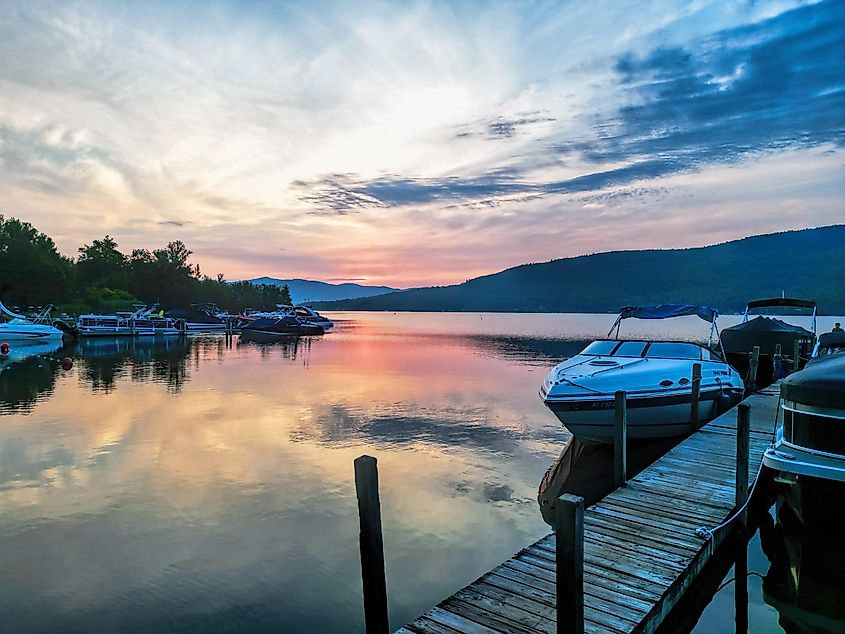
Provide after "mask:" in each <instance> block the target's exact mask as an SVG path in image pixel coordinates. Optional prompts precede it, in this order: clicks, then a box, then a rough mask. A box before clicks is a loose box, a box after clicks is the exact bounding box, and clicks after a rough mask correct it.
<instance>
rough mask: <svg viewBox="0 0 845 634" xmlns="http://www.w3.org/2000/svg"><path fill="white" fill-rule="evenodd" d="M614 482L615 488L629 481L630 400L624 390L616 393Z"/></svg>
mask: <svg viewBox="0 0 845 634" xmlns="http://www.w3.org/2000/svg"><path fill="white" fill-rule="evenodd" d="M613 405H614V427H613V483H614V486H615V488H617V489H618V488H619V487H621V486H624V485H625V483H626V482H628V401H627V394H626V393H625V391H624V390H619V391H618V392H616V393H615V394H614V403H613Z"/></svg>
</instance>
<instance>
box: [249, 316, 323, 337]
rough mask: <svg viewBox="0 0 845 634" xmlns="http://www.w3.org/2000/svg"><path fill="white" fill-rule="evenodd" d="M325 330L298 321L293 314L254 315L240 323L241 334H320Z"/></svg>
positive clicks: (271, 335) (272, 335) (270, 335)
mask: <svg viewBox="0 0 845 634" xmlns="http://www.w3.org/2000/svg"><path fill="white" fill-rule="evenodd" d="M324 332H325V331H324V330H323V329H322V328H321V327H319V326H315V325H313V324H307V323H303V322H302V321H300V320H299V319H298V318H297V317H296V316H295V315H279V316H275V315H272V316H268V317H256V318H255V319H252V320H251V321H245V322H242V323H241V334H242V335H247V336H251V335H255V334H262V335H265V336H269V337H274V336H287V337H290V336H298V335H322V334H323V333H324Z"/></svg>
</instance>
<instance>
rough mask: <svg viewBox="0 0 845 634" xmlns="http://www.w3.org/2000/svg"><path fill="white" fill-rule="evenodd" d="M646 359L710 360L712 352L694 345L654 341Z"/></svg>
mask: <svg viewBox="0 0 845 634" xmlns="http://www.w3.org/2000/svg"><path fill="white" fill-rule="evenodd" d="M645 356H646V357H655V358H658V359H701V358H702V357H704V358H705V360H709V359H710V352H709V351H708V350H705V349H704V348H701V347H700V346H696V345H695V344H692V343H675V342H671V343H670V342H666V341H654V342H652V344H651V345H650V346H649V347H648V350H646V353H645Z"/></svg>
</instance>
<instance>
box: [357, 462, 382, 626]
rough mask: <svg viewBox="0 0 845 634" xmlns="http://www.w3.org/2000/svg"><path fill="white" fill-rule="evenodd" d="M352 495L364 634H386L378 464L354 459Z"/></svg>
mask: <svg viewBox="0 0 845 634" xmlns="http://www.w3.org/2000/svg"><path fill="white" fill-rule="evenodd" d="M355 492H356V493H357V494H358V519H359V521H360V526H361V533H360V546H361V579H362V581H363V584H364V622H365V624H366V631H367V634H387V633H388V632H389V631H390V630H389V629H388V625H387V582H386V581H385V578H384V543H383V540H382V534H381V505H380V503H379V495H378V461H377V460H376V459H375V458H373V457H372V456H361V457H360V458H356V459H355Z"/></svg>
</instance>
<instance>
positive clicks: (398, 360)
mask: <svg viewBox="0 0 845 634" xmlns="http://www.w3.org/2000/svg"><path fill="white" fill-rule="evenodd" d="M330 317H333V318H335V319H336V320H337V321H336V324H337V325H336V326H335V328H334V330H333V331H332V332H330V333H329V334H327V335H325V336H323V337H316V338H310V339H299V340H296V341H293V342H286V343H274V344H256V343H247V342H245V341H241V340H240V339H239V338H238V337H237V336H235V337H233V338H230V339H227V338H225V337H223V336H222V335H221V336H196V337H191V338H188V339H173V340H170V341H165V342H160V343H152V342H145V341H142V340H134V341H133V340H131V339H88V340H82V341H80V342H77V343H72V344H68V345H66V346H65V347H63V348H61V349H57V350H49V349H46V350H38V349H34V350H33V352H36V353H38V354H34V355H33V356H29V357H26V356H25V355H18V357H16V358H15V359H10V360H8V361H7V362H6V363H5V364H4V365H3V366H0V367H2V369H0V457H2V460H0V501H2V513H0V571H2V575H3V578H2V583H0V614H3V619H4V620H3V628H2V629H3V630H4V631H13V632H48V631H51V632H52V631H58V630H61V631H63V632H77V631H78V632H82V631H94V630H96V631H133V632H134V631H137V632H141V631H165V630H180V631H203V632H247V631H248V632H258V631H284V632H348V631H361V630H362V629H363V615H362V602H361V581H360V564H359V559H358V517H357V506H356V501H355V490H354V482H353V469H352V462H353V460H354V459H355V458H356V457H358V456H360V455H362V454H369V455H373V456H375V457H377V458H378V460H379V473H380V480H381V503H382V516H383V521H384V543H385V557H386V565H387V585H388V594H389V599H390V619H391V624H392V626H394V627H398V626H400V625H401V624H402V623H404V622H406V621H408V620H410V619H412V618H413V617H415V616H416V615H417V614H419V613H420V612H422V611H425V610H427V609H428V608H430V607H432V606H433V605H434V604H436V603H437V602H438V601H440V600H441V599H442V598H444V597H445V596H447V595H448V594H450V593H452V592H454V591H455V590H457V589H458V588H460V587H462V586H463V585H465V584H467V583H469V582H471V581H473V580H474V579H475V578H476V577H478V576H479V575H480V574H482V573H483V572H485V571H487V570H488V569H489V568H491V567H493V566H494V565H496V564H498V563H500V562H501V561H502V560H504V559H506V558H508V557H509V556H510V555H512V554H513V553H514V552H516V551H517V550H519V549H520V548H522V547H523V546H525V545H527V544H528V543H529V542H532V541H534V540H536V539H539V538H540V537H542V536H543V535H545V534H546V533H547V532H548V531H549V528H548V526H547V525H546V524H545V523H544V521H543V519H542V516H541V513H540V508H539V505H538V501H537V490H538V484H539V483H540V481H541V479H542V478H543V476H544V474H545V472H546V470H547V468H548V467H549V466H550V465H552V463H553V462H554V461H555V460H556V459H557V458H558V457H559V456H560V454H561V452H562V451H563V449H564V448H565V447H566V446H567V443H568V441H569V440H570V436H569V434H568V432H566V430H565V429H564V428H563V427H562V426H561V425H560V424H559V423H558V421H557V419H556V418H555V417H554V416H553V415H552V414H551V413H550V412H548V411H547V410H546V408H545V407H544V406H543V404H542V403H541V402H540V400H539V398H538V395H537V390H538V388H539V386H540V384H541V382H542V380H543V377H544V375H545V374H546V372H547V371H548V369H549V368H550V367H551V366H553V365H554V364H555V363H557V362H558V361H559V360H561V359H562V358H563V357H566V356H570V355H572V354H575V353H577V352H578V351H579V350H580V349H581V347H582V346H583V342H584V340H589V339H593V338H595V337H602V336H604V335H605V334H606V332H607V330H608V329H609V328H610V325H611V324H612V322H613V319H614V316H613V315H558V314H555V315H534V314H531V315H516V314H481V315H479V314H462V313H458V314H456V313H414V314H407V313H405V314H403V313H400V314H393V313H343V314H341V313H336V314H333V315H330ZM837 319H839V318H837ZM737 320H738V318H736V317H727V318H725V319H723V320H721V321H720V325H722V326H726V325H730V324H731V323H736V321H737ZM828 320H829V321H830V323H829V324H828ZM833 321H834V318H820V320H819V328H820V331H824V330H829V329H830V326H831V325H832V323H833ZM667 326H670V327H671V330H670V329H668V328H667ZM622 330H623V335H627V336H647V337H654V336H678V337H683V336H692V337H695V338H699V339H704V338H706V337H707V324H705V322H702V321H699V320H697V319H695V318H682V319H678V320H673V321H672V322H665V323H659V324H658V323H655V322H637V323H636V324H635V325H634V324H631V325H630V326H629V324H627V323H626V324H625V325H624V326H623V329H622ZM64 356H71V357H73V358H74V362H75V363H74V367H73V368H72V369H71V370H69V371H65V370H62V369H61V367H60V366H61V363H60V362H61V359H62V357H64ZM758 563H760V565H763V564H762V562H758ZM754 565H756V564H752V566H751V568H750V569H754V568H753V566H754ZM762 572H765V570H763V571H762ZM717 599H719V597H718V596H717ZM750 600H751V601H752V603H753V605H754V607H755V610H756V612H755V618H756V619H757V623H758V625H757V626H756V627H760V628H763V629H758V630H756V631H780V630H779V627H778V625H777V621H778V613H777V611H776V610H775V609H774V608H772V607H770V606H769V605H767V604H765V603H764V602H763V601H762V599H761V598H760V596H759V592H758V593H757V594H756V595H755V592H754V587H753V585H751V599H750ZM717 603H718V602H717ZM758 613H759V614H758ZM726 623H727V624H730V626H731V627H732V624H733V615H732V613H728V614H727V616H726V615H725V612H724V610H717V609H710V610H705V613H704V617H703V618H702V619H701V621H700V622H699V624H698V626H697V628H698V629H697V630H696V631H701V632H704V631H708V632H709V631H724V626H725V624H726Z"/></svg>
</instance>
